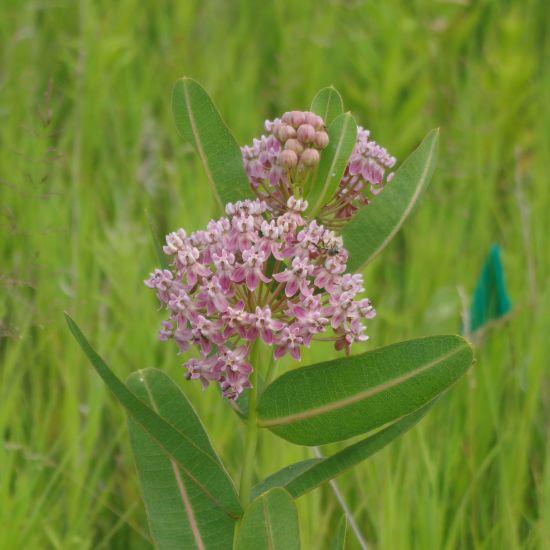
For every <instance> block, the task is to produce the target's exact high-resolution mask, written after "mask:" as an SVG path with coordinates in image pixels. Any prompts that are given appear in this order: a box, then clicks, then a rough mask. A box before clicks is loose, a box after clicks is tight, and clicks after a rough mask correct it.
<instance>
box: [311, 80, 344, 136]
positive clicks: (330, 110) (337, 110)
mask: <svg viewBox="0 0 550 550" xmlns="http://www.w3.org/2000/svg"><path fill="white" fill-rule="evenodd" d="M310 109H311V111H312V112H314V113H315V114H316V115H319V116H320V117H322V119H323V120H324V121H325V124H326V125H327V126H329V125H330V124H331V122H332V121H333V120H334V119H335V118H336V117H337V116H339V115H341V114H342V113H343V112H344V102H343V101H342V96H340V94H339V93H338V90H337V89H336V88H334V86H328V87H327V88H323V89H322V90H319V91H318V92H317V94H316V95H315V97H314V98H313V101H312V102H311V107H310Z"/></svg>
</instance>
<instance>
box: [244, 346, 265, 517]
mask: <svg viewBox="0 0 550 550" xmlns="http://www.w3.org/2000/svg"><path fill="white" fill-rule="evenodd" d="M251 356H252V365H253V367H252V373H251V375H250V383H251V385H252V387H251V388H250V390H249V392H248V416H247V418H246V432H245V450H244V461H243V468H242V470H241V482H240V487H239V499H240V501H241V504H242V506H243V508H246V506H247V505H248V503H249V501H250V492H251V490H252V479H253V476H254V462H255V455H256V448H257V445H258V424H257V420H258V413H257V403H258V369H259V367H260V362H261V350H260V345H259V342H255V343H254V344H253V346H252V354H251Z"/></svg>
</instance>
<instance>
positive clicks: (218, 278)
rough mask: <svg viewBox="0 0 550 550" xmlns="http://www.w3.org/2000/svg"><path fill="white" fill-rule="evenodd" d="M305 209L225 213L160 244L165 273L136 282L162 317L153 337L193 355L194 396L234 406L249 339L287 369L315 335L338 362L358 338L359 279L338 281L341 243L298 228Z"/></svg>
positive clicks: (365, 314) (325, 233)
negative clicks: (329, 345) (219, 397)
mask: <svg viewBox="0 0 550 550" xmlns="http://www.w3.org/2000/svg"><path fill="white" fill-rule="evenodd" d="M285 124H286V123H285ZM312 126H313V125H312ZM293 127H294V126H293ZM299 127H300V125H298V128H299ZM316 131H317V130H316ZM285 132H286V130H285ZM289 139H294V138H289ZM306 208H307V202H306V201H304V200H302V199H296V198H294V197H290V198H288V199H287V201H286V204H285V212H284V213H283V214H280V215H276V214H273V212H271V211H269V210H268V206H267V204H266V203H265V202H263V201H260V200H255V201H243V202H238V203H236V204H228V205H227V207H226V214H227V216H226V217H223V218H220V219H218V220H212V221H211V222H210V223H209V224H208V226H207V228H206V230H204V231H196V232H194V233H192V234H190V235H187V234H186V232H185V231H184V230H183V229H179V230H178V231H175V232H173V233H170V234H169V235H168V236H167V237H166V246H164V252H165V253H166V254H167V255H168V256H169V257H170V259H171V261H172V263H171V267H170V269H165V270H161V269H157V270H155V271H154V272H153V273H152V274H151V276H150V278H149V279H147V280H146V281H145V283H146V285H147V286H149V287H150V288H153V289H155V290H156V292H157V296H158V299H159V300H160V302H161V304H162V305H163V306H164V307H165V308H166V309H167V310H168V312H169V317H168V319H167V320H166V321H164V322H163V323H162V329H161V331H160V338H161V339H162V340H167V339H173V340H174V341H175V342H176V344H177V345H178V347H179V349H180V351H181V352H186V351H187V350H188V349H189V348H190V346H193V347H195V348H196V349H197V351H198V354H197V357H193V358H192V359H189V360H188V361H187V362H186V363H185V364H184V367H185V368H186V371H187V374H186V376H187V378H189V379H199V380H200V381H201V382H202V384H203V387H206V386H208V384H209V382H213V381H215V382H217V383H218V384H219V386H220V388H221V390H222V393H223V395H224V396H225V397H227V398H229V399H235V398H237V397H238V395H239V394H240V393H241V392H242V391H243V389H245V388H247V387H249V386H250V382H249V377H250V374H251V372H252V369H253V365H251V364H250V361H249V355H250V350H251V346H252V344H253V343H254V342H255V341H256V340H257V339H258V338H261V339H262V340H263V342H265V343H266V344H267V345H269V346H272V347H273V356H274V359H279V358H281V357H282V356H284V355H285V354H287V353H288V354H290V355H291V356H292V357H293V358H294V359H296V360H299V359H300V352H301V349H302V347H304V346H305V347H309V345H310V343H311V341H312V340H314V339H319V338H320V337H319V335H320V334H323V333H326V334H325V336H324V337H323V338H321V339H322V340H328V341H332V342H334V345H335V347H336V349H338V350H341V349H344V350H345V351H346V352H347V353H349V351H350V348H351V346H352V344H353V343H354V342H361V341H364V340H366V339H367V336H366V335H365V333H364V331H365V326H364V324H363V322H364V320H365V319H370V318H372V317H373V316H374V315H375V311H374V309H373V307H372V305H371V303H370V301H369V300H368V299H359V298H358V295H359V294H361V293H362V292H363V279H362V276H361V275H360V274H353V275H352V274H346V273H345V271H346V262H347V259H348V254H347V252H346V250H345V249H344V248H343V246H342V239H341V237H339V236H337V235H336V234H335V233H334V232H333V231H331V230H329V229H326V228H325V227H324V226H322V225H320V224H319V223H318V222H317V221H315V220H312V221H308V220H306V219H305V218H304V217H303V213H304V211H305V210H306Z"/></svg>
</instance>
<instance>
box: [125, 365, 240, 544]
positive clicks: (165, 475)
mask: <svg viewBox="0 0 550 550" xmlns="http://www.w3.org/2000/svg"><path fill="white" fill-rule="evenodd" d="M126 385H127V386H128V389H129V390H130V391H131V392H132V393H133V394H134V395H135V396H136V397H138V398H139V399H140V400H141V401H143V402H144V403H145V404H146V405H147V406H149V407H150V408H151V409H153V410H154V411H155V412H156V413H157V414H158V415H159V416H160V417H161V418H162V419H164V420H165V421H166V422H167V423H168V424H170V425H171V426H173V427H174V428H175V429H176V430H178V431H179V432H181V433H182V434H187V435H188V436H189V438H190V439H191V440H192V441H193V443H194V444H195V445H196V446H197V448H198V449H200V450H201V451H202V452H203V453H204V454H205V455H208V456H209V457H210V461H211V462H213V463H214V464H216V463H218V462H219V460H218V457H217V456H216V453H215V452H214V450H213V449H212V446H211V444H210V441H209V439H208V436H207V435H206V432H205V431H204V428H203V426H202V424H201V422H200V420H199V418H198V417H197V415H196V413H195V411H194V410H193V407H192V406H191V404H190V403H189V401H188V400H187V398H186V397H185V395H184V394H183V393H182V391H181V390H180V389H179V388H178V386H177V385H176V384H174V382H172V380H171V379H170V378H169V377H168V376H167V375H166V374H164V373H163V372H161V371H159V370H156V369H146V370H142V371H138V372H135V373H133V374H131V375H130V376H129V377H128V380H127V382H126ZM128 426H129V428H130V439H131V442H132V448H133V450H134V456H135V461H136V464H137V469H138V473H139V478H140V484H141V490H142V493H143V500H144V502H145V508H146V510H147V517H148V519H149V527H150V530H151V534H152V536H153V539H154V541H155V546H156V547H157V548H159V549H161V550H164V549H174V550H176V549H179V548H197V549H198V550H202V549H206V550H208V549H219V550H225V549H226V548H231V545H232V541H233V531H234V528H235V524H236V522H235V520H234V519H233V518H231V517H229V516H228V515H227V514H226V513H225V512H223V511H222V510H221V509H220V508H219V507H217V506H215V505H214V504H213V502H212V501H211V500H210V498H209V497H207V496H206V494H205V493H204V492H203V491H202V490H201V488H200V487H199V486H198V485H197V484H196V482H195V481H194V479H193V478H191V477H189V473H188V472H187V471H186V470H184V469H183V468H181V467H180V466H178V464H177V462H176V461H175V460H174V459H173V458H170V457H169V456H167V454H166V452H165V451H164V450H163V449H162V448H161V447H160V446H159V445H158V444H157V443H155V441H154V440H153V439H152V438H151V437H150V436H149V435H148V434H147V432H146V431H145V430H144V429H143V428H142V427H141V426H140V424H138V423H137V421H136V420H134V419H133V418H132V417H131V416H130V415H129V416H128Z"/></svg>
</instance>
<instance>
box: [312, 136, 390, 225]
mask: <svg viewBox="0 0 550 550" xmlns="http://www.w3.org/2000/svg"><path fill="white" fill-rule="evenodd" d="M395 162H396V159H395V157H392V156H391V155H390V154H389V153H388V151H387V150H386V149H384V148H383V147H381V146H380V145H378V143H376V142H375V141H373V140H371V139H370V132H369V130H365V129H364V128H362V127H361V126H359V127H358V128H357V141H356V143H355V147H354V148H353V152H352V154H351V156H350V159H349V162H348V165H347V166H346V170H345V172H344V176H343V177H342V180H341V181H340V185H339V187H338V191H337V192H336V194H335V196H334V198H333V200H332V201H331V202H329V203H328V204H327V205H326V207H325V208H324V210H323V211H321V216H320V217H321V219H323V220H324V219H325V218H326V217H328V218H330V217H331V214H332V216H333V217H335V218H336V220H338V221H344V222H345V221H347V220H349V219H350V218H351V217H352V216H353V214H355V212H356V211H357V210H359V208H361V207H362V206H365V205H367V204H368V203H369V200H368V197H367V195H366V194H365V192H366V190H367V189H368V190H369V191H370V192H371V193H372V194H373V195H377V194H378V193H380V191H381V190H382V188H383V186H384V183H386V182H390V181H391V180H392V178H393V173H390V174H388V176H387V177H386V178H385V181H384V176H385V171H386V169H388V168H392V167H393V166H394V165H395ZM329 225H331V226H334V225H335V224H330V223H329Z"/></svg>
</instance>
